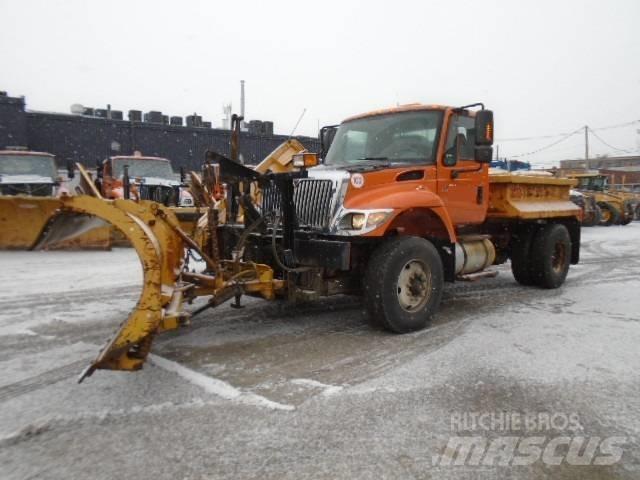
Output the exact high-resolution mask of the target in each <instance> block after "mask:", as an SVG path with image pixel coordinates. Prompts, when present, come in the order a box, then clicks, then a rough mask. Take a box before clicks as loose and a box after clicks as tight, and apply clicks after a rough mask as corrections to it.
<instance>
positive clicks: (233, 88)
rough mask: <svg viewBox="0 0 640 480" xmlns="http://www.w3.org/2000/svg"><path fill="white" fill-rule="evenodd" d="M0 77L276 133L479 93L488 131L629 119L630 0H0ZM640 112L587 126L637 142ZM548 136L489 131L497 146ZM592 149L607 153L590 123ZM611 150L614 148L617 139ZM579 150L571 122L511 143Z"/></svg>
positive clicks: (636, 74) (39, 89)
mask: <svg viewBox="0 0 640 480" xmlns="http://www.w3.org/2000/svg"><path fill="white" fill-rule="evenodd" d="M0 19H2V28H1V29H0V69H1V70H0V72H1V74H0V90H7V91H8V92H9V94H10V95H25V96H26V99H27V108H29V109H33V110H55V111H61V112H69V107H70V105H71V104H72V103H81V104H84V105H86V106H93V107H104V106H105V105H106V104H107V103H110V104H111V105H112V108H114V109H118V110H124V111H125V112H126V111H127V110H129V109H139V110H143V111H148V110H162V111H163V112H164V113H166V114H169V115H188V114H190V113H193V112H194V111H197V112H198V113H199V114H202V115H203V116H204V117H205V119H207V120H211V121H213V124H214V126H216V125H220V122H221V118H222V116H223V114H222V105H223V104H225V103H229V102H231V103H232V104H233V107H234V111H239V107H240V101H239V81H240V79H244V80H246V89H247V107H246V116H247V119H262V120H267V119H269V120H273V121H274V122H275V130H276V132H277V133H283V134H289V133H290V132H291V130H292V128H293V127H294V125H295V123H296V120H297V119H298V117H299V116H300V114H301V113H302V111H303V109H305V108H306V114H305V116H304V118H303V120H302V121H301V123H300V126H299V127H298V129H297V131H296V133H298V134H306V135H316V134H317V126H318V123H320V124H321V125H322V124H333V123H338V122H340V120H342V119H343V118H344V117H346V116H348V115H351V114H355V113H360V112H363V111H367V110H371V109H375V108H380V107H387V106H392V105H395V104H397V103H400V104H402V103H411V102H424V103H440V104H453V105H460V104H467V103H472V102H476V101H482V102H484V103H485V104H486V105H487V107H488V108H491V109H493V110H494V111H495V115H496V136H497V138H499V139H510V138H521V137H538V136H544V135H555V134H558V133H570V132H572V131H574V130H576V129H577V128H579V127H581V126H583V125H585V124H588V125H589V126H591V127H593V128H597V127H605V126H609V125H617V124H621V123H628V122H631V121H634V120H638V119H640V1H638V0H609V1H602V0H599V1H558V0H555V1H540V0H537V1H526V2H525V1H507V0H505V1H491V0H482V1H461V0H458V1H442V0H439V1H417V0H416V1H413V2H408V1H406V2H405V1H401V0H398V1H389V0H386V1H366V2H364V1H363V2H357V1H349V0H342V1H336V2H333V1H328V0H325V1H322V2H303V1H300V0H298V1H277V0H273V1H260V2H254V1H249V0H243V1H227V2H214V1H188V0H184V1H180V2H177V1H164V0H163V1H160V0H129V1H114V0H111V1H104V2H97V1H80V0H71V1H69V0H67V1H51V0H48V1H46V0H43V1H32V0H0ZM638 129H640V122H639V123H636V124H634V125H629V126H626V127H623V128H614V129H609V130H598V131H596V133H597V134H598V135H599V136H600V137H601V138H602V139H603V140H604V141H605V142H607V143H609V144H610V145H611V146H612V147H614V148H619V149H625V150H630V151H631V150H633V151H636V152H637V151H638V149H640V134H638V132H637V130H638ZM559 138H561V137H556V138H542V139H540V138H538V139H535V140H526V141H500V142H499V144H500V153H501V155H503V154H505V155H517V154H521V153H526V152H530V151H532V150H536V149H538V148H540V147H544V146H546V145H548V144H550V143H552V142H554V141H555V140H558V139H559ZM591 152H592V155H596V154H604V153H610V154H611V153H616V152H615V151H614V150H613V149H612V148H611V147H607V146H605V145H604V144H602V143H601V142H600V141H599V140H598V139H596V138H593V136H592V138H591ZM618 153H620V152H618ZM583 155H584V135H583V134H580V135H574V136H573V137H571V138H569V139H568V140H566V141H564V142H561V143H560V144H558V145H557V146H555V147H552V148H549V149H546V150H543V151H541V152H539V153H536V154H533V155H529V156H524V157H521V158H522V159H524V160H530V161H532V162H533V163H547V164H548V163H550V162H552V161H554V160H559V159H561V158H576V157H580V156H583Z"/></svg>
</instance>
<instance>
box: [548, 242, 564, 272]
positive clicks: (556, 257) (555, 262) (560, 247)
mask: <svg viewBox="0 0 640 480" xmlns="http://www.w3.org/2000/svg"><path fill="white" fill-rule="evenodd" d="M566 262H567V246H566V245H565V244H564V243H563V242H556V244H555V246H554V248H553V255H552V256H551V268H553V270H554V271H555V272H556V273H560V272H562V270H564V267H565V265H566Z"/></svg>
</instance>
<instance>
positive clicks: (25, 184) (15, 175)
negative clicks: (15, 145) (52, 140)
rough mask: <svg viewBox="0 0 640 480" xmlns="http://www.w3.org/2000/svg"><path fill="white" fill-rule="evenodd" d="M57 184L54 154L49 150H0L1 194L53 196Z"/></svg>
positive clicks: (58, 184)
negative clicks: (47, 151)
mask: <svg viewBox="0 0 640 480" xmlns="http://www.w3.org/2000/svg"><path fill="white" fill-rule="evenodd" d="M60 183H61V180H60V179H59V178H58V169H57V167H56V162H55V157H54V156H53V155H51V154H50V153H44V152H33V151H29V150H26V149H24V150H22V149H20V150H18V149H16V150H1V151H0V195H31V196H37V197H53V196H56V195H57V194H58V190H59V189H60Z"/></svg>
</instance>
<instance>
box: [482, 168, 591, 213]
mask: <svg viewBox="0 0 640 480" xmlns="http://www.w3.org/2000/svg"><path fill="white" fill-rule="evenodd" d="M574 185H575V181H573V180H570V179H565V178H553V177H547V176H542V175H540V176H537V175H536V176H533V175H532V176H526V175H513V174H494V175H489V209H488V212H487V217H488V218H489V219H492V218H493V219H495V218H500V219H506V218H512V219H520V220H531V219H542V218H559V217H576V216H577V215H580V208H579V207H577V206H576V205H575V204H574V203H573V202H572V201H571V200H569V195H570V192H571V188H572V187H573V186H574Z"/></svg>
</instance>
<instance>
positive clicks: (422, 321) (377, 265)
mask: <svg viewBox="0 0 640 480" xmlns="http://www.w3.org/2000/svg"><path fill="white" fill-rule="evenodd" d="M443 286H444V275H443V268H442V260H441V259H440V255H439V254H438V251H437V250H436V248H435V247H434V246H433V244H432V243H431V242H429V241H428V240H425V239H423V238H419V237H397V238H394V239H392V240H389V241H388V242H387V243H385V244H383V245H381V246H380V247H378V249H377V250H375V251H374V252H373V254H372V255H371V258H370V259H369V263H368V264H367V269H366V272H365V277H364V302H365V305H366V308H367V310H368V312H369V316H370V318H371V320H372V321H373V323H374V324H376V325H380V326H382V327H384V328H386V329H387V330H390V331H392V332H395V333H407V332H412V331H415V330H420V329H422V328H424V327H426V326H427V324H428V323H429V320H430V318H431V316H432V315H433V313H434V312H435V311H436V310H437V309H438V306H439V305H440V299H441V297H442V289H443Z"/></svg>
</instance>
